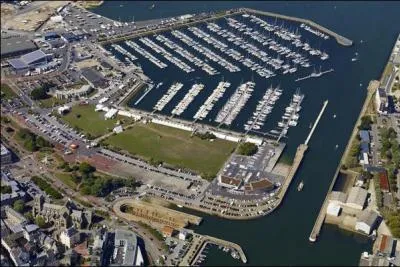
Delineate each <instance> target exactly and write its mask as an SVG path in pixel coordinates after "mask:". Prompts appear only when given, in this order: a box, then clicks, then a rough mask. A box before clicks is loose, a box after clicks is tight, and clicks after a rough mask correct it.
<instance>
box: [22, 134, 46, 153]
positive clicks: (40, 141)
mask: <svg viewBox="0 0 400 267" xmlns="http://www.w3.org/2000/svg"><path fill="white" fill-rule="evenodd" d="M17 136H18V138H19V139H20V140H22V142H23V146H24V148H25V149H26V150H28V151H31V152H34V151H38V150H39V149H41V148H46V147H52V145H51V144H50V142H48V141H47V140H46V139H44V138H43V137H41V136H38V135H36V134H34V133H32V132H31V131H30V130H28V129H26V128H21V129H20V130H19V131H18V133H17Z"/></svg>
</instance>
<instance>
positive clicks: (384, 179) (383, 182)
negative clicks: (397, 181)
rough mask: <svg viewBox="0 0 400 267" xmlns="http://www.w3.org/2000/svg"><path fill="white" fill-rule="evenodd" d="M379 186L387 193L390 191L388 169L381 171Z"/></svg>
mask: <svg viewBox="0 0 400 267" xmlns="http://www.w3.org/2000/svg"><path fill="white" fill-rule="evenodd" d="M379 187H380V189H381V191H382V192H386V193H387V192H389V191H390V188H389V179H388V176H387V172H386V170H385V171H382V172H380V173H379Z"/></svg>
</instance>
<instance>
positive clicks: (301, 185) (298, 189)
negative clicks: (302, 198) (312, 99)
mask: <svg viewBox="0 0 400 267" xmlns="http://www.w3.org/2000/svg"><path fill="white" fill-rule="evenodd" d="M303 186H304V182H303V180H302V181H301V182H300V183H299V185H298V186H297V191H299V192H300V191H301V190H303Z"/></svg>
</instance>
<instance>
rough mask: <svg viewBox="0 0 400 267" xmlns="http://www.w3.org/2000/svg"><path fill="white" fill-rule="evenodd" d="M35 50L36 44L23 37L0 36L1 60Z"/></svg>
mask: <svg viewBox="0 0 400 267" xmlns="http://www.w3.org/2000/svg"><path fill="white" fill-rule="evenodd" d="M34 50H37V46H36V44H35V43H34V42H33V41H32V40H30V39H28V38H26V37H23V36H12V35H5V36H4V35H3V34H1V59H6V58H10V57H17V56H21V55H24V54H26V53H29V52H32V51H34Z"/></svg>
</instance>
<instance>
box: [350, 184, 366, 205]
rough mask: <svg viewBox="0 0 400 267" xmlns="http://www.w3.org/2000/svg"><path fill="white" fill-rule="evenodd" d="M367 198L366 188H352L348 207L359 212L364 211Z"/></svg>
mask: <svg viewBox="0 0 400 267" xmlns="http://www.w3.org/2000/svg"><path fill="white" fill-rule="evenodd" d="M367 196H368V191H367V190H365V189H364V188H361V187H352V188H351V189H350V193H349V197H348V198H347V201H346V206H347V207H349V208H353V209H357V210H363V209H364V205H365V202H366V200H367Z"/></svg>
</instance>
